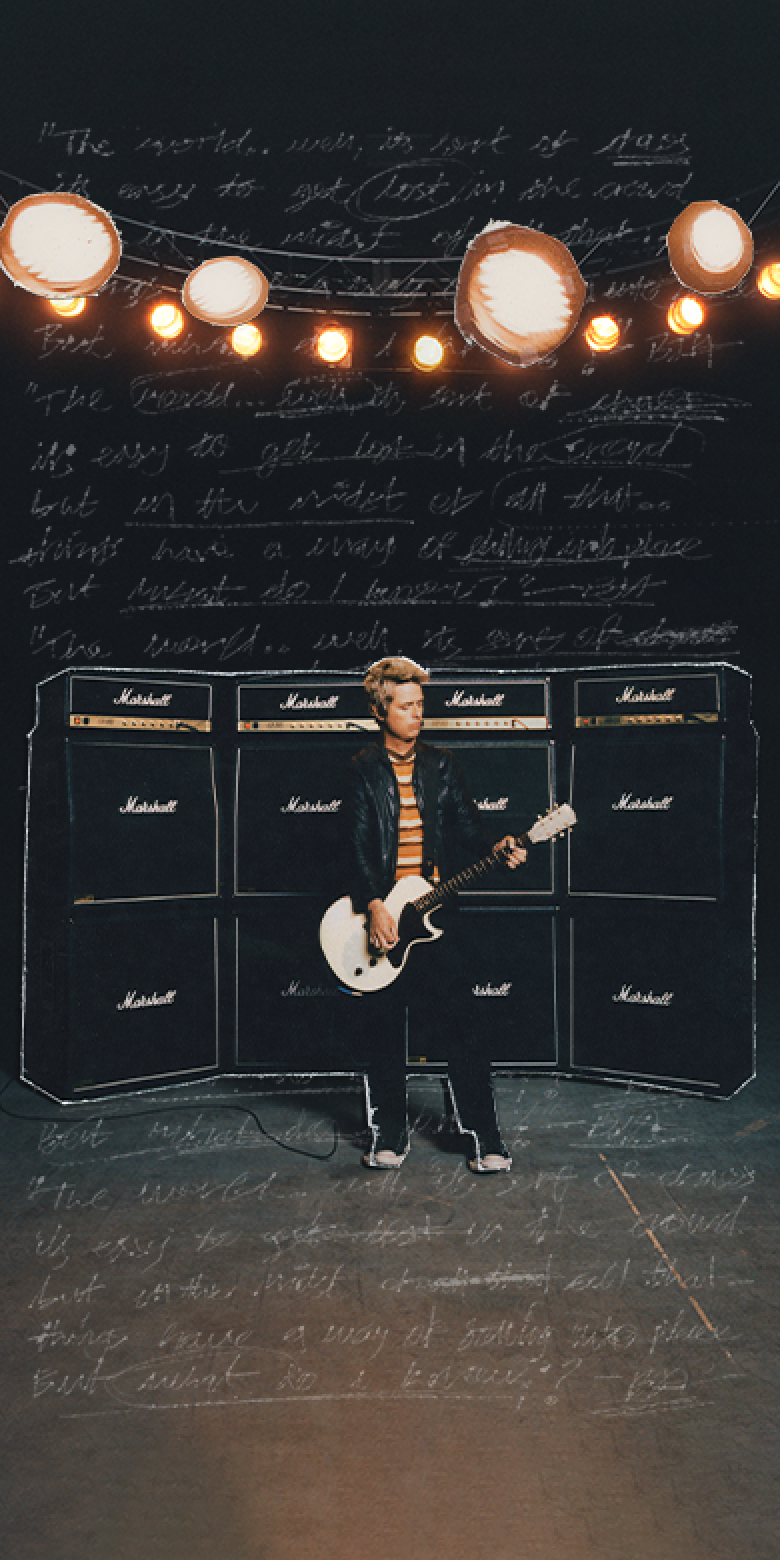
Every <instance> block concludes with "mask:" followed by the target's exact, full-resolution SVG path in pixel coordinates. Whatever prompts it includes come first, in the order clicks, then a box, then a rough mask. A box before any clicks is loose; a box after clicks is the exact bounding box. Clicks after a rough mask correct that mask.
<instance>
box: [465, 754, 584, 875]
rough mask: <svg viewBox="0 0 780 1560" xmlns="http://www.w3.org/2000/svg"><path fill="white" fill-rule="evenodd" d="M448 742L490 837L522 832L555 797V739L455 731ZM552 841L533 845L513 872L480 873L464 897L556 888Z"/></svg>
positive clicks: (493, 839)
mask: <svg viewBox="0 0 780 1560" xmlns="http://www.w3.org/2000/svg"><path fill="white" fill-rule="evenodd" d="M447 746H448V747H449V748H450V750H451V752H452V753H453V755H454V757H455V760H456V762H457V764H458V766H459V768H460V770H461V772H462V774H463V777H464V780H465V782H466V788H467V790H468V791H469V792H470V793H471V795H472V796H473V798H474V801H475V802H476V804H477V807H478V809H479V813H480V817H481V820H482V824H483V826H484V828H485V831H486V833H487V835H488V836H489V838H490V840H491V842H494V841H495V840H498V839H501V838H502V837H503V836H504V835H505V834H522V833H523V832H524V831H525V830H526V829H528V828H530V826H531V824H532V823H534V822H535V820H536V818H537V817H538V816H539V815H540V814H541V813H544V812H546V811H547V810H548V808H549V807H551V806H552V804H553V801H554V780H553V776H554V760H555V753H554V744H553V743H552V742H551V741H549V740H538V739H537V738H532V737H524V736H519V735H517V736H512V735H507V736H505V737H501V736H496V735H495V734H494V733H493V732H486V733H484V734H475V733H470V734H469V735H468V736H466V735H462V734H461V733H460V732H456V733H453V735H452V736H451V737H450V738H449V739H448V742H447ZM556 851H557V846H556V843H555V842H554V841H552V840H551V841H548V842H546V843H544V844H540V845H535V846H533V848H532V849H531V850H530V851H529V853H528V860H527V862H526V863H525V864H524V865H523V866H521V867H519V868H517V869H516V870H515V871H514V872H508V871H503V872H501V871H498V872H494V873H493V874H492V875H491V876H488V877H485V878H482V879H480V884H479V888H478V890H468V889H466V890H464V892H463V896H462V897H463V899H464V901H468V900H473V899H474V898H475V895H477V896H478V897H479V898H480V899H482V898H484V897H485V895H489V896H490V897H491V898H494V899H496V900H497V901H498V902H500V901H502V900H507V901H510V902H511V901H515V900H517V899H526V898H529V897H542V896H546V897H547V898H549V897H550V896H552V894H553V892H554V890H555V874H554V863H555V860H556Z"/></svg>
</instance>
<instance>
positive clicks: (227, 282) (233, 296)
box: [181, 255, 268, 327]
mask: <svg viewBox="0 0 780 1560" xmlns="http://www.w3.org/2000/svg"><path fill="white" fill-rule="evenodd" d="M181 298H182V303H183V304H184V307H185V309H188V310H189V312H190V314H194V315H195V316H196V318H197V319H199V320H207V321H208V322H209V324H211V325H224V326H226V327H227V326H230V325H248V324H249V322H250V320H253V319H254V317H255V315H256V314H259V313H260V312H261V310H262V309H264V308H265V305H266V302H267V299H268V278H267V277H266V276H264V275H263V272H262V271H258V269H257V266H256V265H252V263H251V261H249V260H245V259H244V258H243V256H242V255H222V256H220V257H219V258H218V259H216V260H204V261H203V264H202V265H199V266H198V267H197V269H196V270H194V271H191V272H190V274H189V276H188V277H187V280H186V282H185V283H184V286H183V288H182V290H181Z"/></svg>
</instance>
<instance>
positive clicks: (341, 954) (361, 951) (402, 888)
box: [320, 877, 442, 993]
mask: <svg viewBox="0 0 780 1560" xmlns="http://www.w3.org/2000/svg"><path fill="white" fill-rule="evenodd" d="M430 892H431V884H430V883H427V882H426V881H425V878H421V877H407V878H401V879H400V880H399V882H398V883H396V884H395V885H394V886H393V888H391V890H390V893H389V894H388V895H387V898H386V899H385V905H386V907H387V909H388V910H389V912H390V914H391V916H392V917H393V919H394V920H395V922H396V923H397V926H398V942H397V943H396V945H395V947H394V948H391V949H390V952H389V953H378V952H377V950H376V949H375V948H371V947H369V942H368V931H367V923H368V917H367V916H366V915H356V914H355V911H354V910H353V908H352V900H351V899H350V898H349V896H348V895H345V897H344V898H343V899H337V900H336V902H335V904H332V905H331V906H330V909H329V910H326V912H325V914H324V916H323V918H322V921H321V923H320V947H321V948H322V951H323V953H324V955H325V958H326V959H327V961H328V964H329V965H330V967H331V969H332V971H333V973H334V975H336V976H337V978H338V979H339V980H340V981H341V982H342V983H343V985H345V986H349V987H350V989H351V990H352V991H356V992H361V993H364V992H369V991H382V990H384V988H385V986H389V985H391V984H392V982H393V981H394V980H397V978H398V976H399V975H400V973H401V971H402V969H403V967H404V965H405V964H406V960H407V958H408V957H409V951H410V949H411V948H412V947H413V946H414V944H415V943H418V942H433V941H435V939H436V938H437V937H441V936H442V932H441V928H440V927H438V926H434V925H433V924H432V923H431V914H432V912H429V913H428V914H422V913H421V912H420V911H419V910H418V909H417V907H416V905H415V904H414V901H415V900H416V899H419V898H421V896H422V895H424V894H429V893H430Z"/></svg>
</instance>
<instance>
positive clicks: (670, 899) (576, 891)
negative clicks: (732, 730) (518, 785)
mask: <svg viewBox="0 0 780 1560" xmlns="http://www.w3.org/2000/svg"><path fill="white" fill-rule="evenodd" d="M613 729H614V728H613ZM678 729H679V728H678ZM632 730H636V727H632ZM576 756H577V749H576V744H575V743H572V750H571V764H570V771H569V797H570V799H571V798H572V797H573V796H574V761H575V758H576ZM719 759H720V763H719V770H720V775H719V779H720V796H721V801H722V799H723V789H724V783H725V763H726V750H725V744H724V740H723V737H721V743H720V750H719ZM575 848H576V847H575ZM566 852H567V860H566V873H567V877H566V882H567V893H568V895H569V898H570V899H642V900H645V901H652V900H655V901H657V902H658V903H664V904H700V905H716V904H718V903H719V896H718V895H717V894H643V893H642V892H641V891H638V892H636V893H634V894H619V893H616V892H614V891H612V890H610V889H606V888H604V889H593V888H572V886H571V881H572V872H571V852H572V837H571V830H568V832H567V840H566Z"/></svg>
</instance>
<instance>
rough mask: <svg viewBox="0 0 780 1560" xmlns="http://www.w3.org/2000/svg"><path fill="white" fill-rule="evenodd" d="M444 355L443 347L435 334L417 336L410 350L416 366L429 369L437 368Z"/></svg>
mask: <svg viewBox="0 0 780 1560" xmlns="http://www.w3.org/2000/svg"><path fill="white" fill-rule="evenodd" d="M443 357H444V348H443V346H442V344H441V342H440V341H439V340H438V338H437V337H436V336H418V337H417V340H416V341H415V344H414V350H413V352H412V358H413V361H414V362H415V363H416V364H417V367H418V368H422V369H426V370H428V371H430V369H432V368H438V366H439V364H440V363H441V361H442V359H443Z"/></svg>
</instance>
